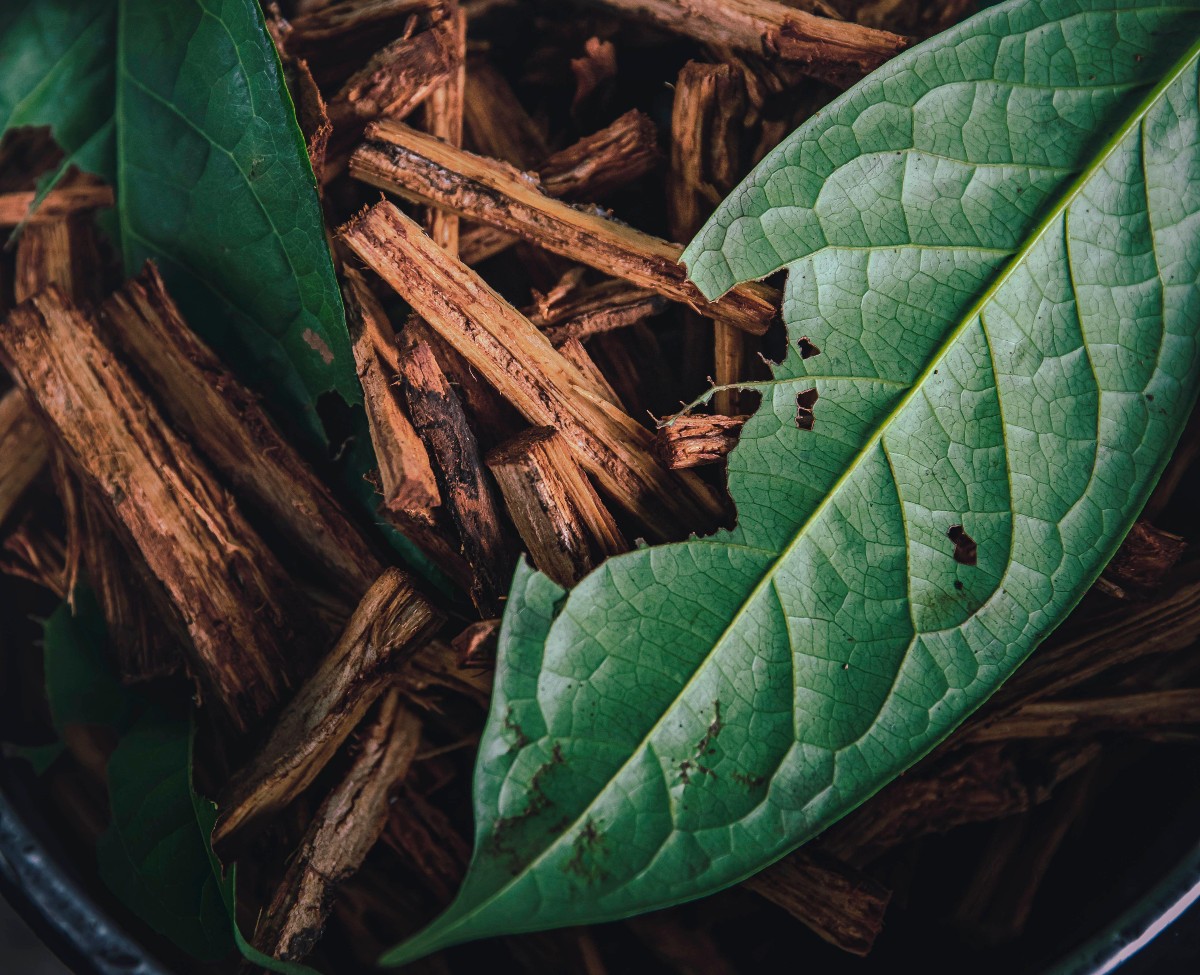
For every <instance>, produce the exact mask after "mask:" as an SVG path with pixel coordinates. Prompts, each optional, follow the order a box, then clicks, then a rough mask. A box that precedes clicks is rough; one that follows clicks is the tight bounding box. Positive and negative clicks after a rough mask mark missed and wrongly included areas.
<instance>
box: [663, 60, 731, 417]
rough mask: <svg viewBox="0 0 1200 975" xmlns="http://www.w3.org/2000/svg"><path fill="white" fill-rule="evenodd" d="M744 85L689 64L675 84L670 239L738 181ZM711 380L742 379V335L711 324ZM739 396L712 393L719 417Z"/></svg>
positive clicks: (680, 236)
mask: <svg viewBox="0 0 1200 975" xmlns="http://www.w3.org/2000/svg"><path fill="white" fill-rule="evenodd" d="M745 117H746V86H745V82H744V81H743V79H742V74H741V72H740V71H739V70H738V69H737V68H736V67H734V66H733V65H729V64H700V63H698V62H696V61H689V62H688V63H687V64H686V65H684V66H683V70H682V71H680V72H679V78H678V79H677V81H676V83H675V101H674V105H673V108H672V114H671V137H672V141H671V179H670V181H669V183H668V196H667V212H668V220H669V226H670V229H671V234H672V235H673V236H674V237H675V239H676V240H690V239H691V238H692V237H694V236H695V235H696V233H698V232H699V230H700V228H701V227H702V226H703V225H704V221H705V220H707V219H708V217H709V215H710V214H711V213H712V211H713V209H714V207H716V205H717V204H718V203H720V201H721V199H722V198H723V197H724V196H725V195H726V194H727V193H728V192H729V191H730V190H731V189H733V187H734V185H735V184H736V183H737V181H738V178H739V177H740V176H741V167H740V166H739V165H738V163H739V160H740V159H741V140H742V127H743V125H744V121H745ZM713 329H714V332H713V369H714V371H713V376H714V377H715V381H716V384H717V385H718V386H728V385H730V384H732V383H735V382H737V381H738V380H739V379H742V378H744V377H743V370H744V369H745V364H746V342H745V338H744V336H743V335H742V334H741V333H740V332H739V331H737V330H736V329H733V328H730V326H729V325H728V324H726V323H725V322H714V323H713ZM738 405H739V404H738V391H737V390H736V389H721V390H719V391H717V392H716V393H714V394H713V407H714V409H715V410H716V411H717V412H718V413H725V414H733V413H737V412H738Z"/></svg>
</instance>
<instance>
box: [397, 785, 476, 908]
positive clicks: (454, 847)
mask: <svg viewBox="0 0 1200 975" xmlns="http://www.w3.org/2000/svg"><path fill="white" fill-rule="evenodd" d="M383 839H384V842H386V843H387V844H388V846H390V847H391V848H392V849H393V850H395V852H396V853H397V854H398V855H399V856H400V859H401V860H403V861H404V863H405V865H406V866H408V867H409V869H411V870H412V871H413V872H415V873H417V874H418V875H419V876H420V877H421V878H422V879H423V880H424V881H425V884H426V886H427V887H428V888H429V890H430V892H431V893H432V894H433V896H434V898H435V899H436V900H437V901H438V903H440V904H446V903H448V902H449V901H450V898H451V897H453V896H454V892H455V891H456V890H457V889H458V888H459V886H460V885H461V884H462V878H463V875H464V874H465V873H466V872H467V860H468V859H469V858H470V855H471V848H470V847H469V846H468V845H467V842H466V840H464V839H463V837H462V834H460V833H459V832H458V830H457V829H455V827H454V824H453V823H451V822H450V820H449V819H448V818H447V816H446V814H445V813H444V812H442V811H441V810H440V809H438V808H437V807H436V806H434V805H433V804H432V803H430V802H429V800H428V799H426V798H425V797H424V796H423V795H422V794H421V793H419V792H417V791H416V790H415V789H411V788H408V787H407V786H405V787H404V788H402V790H401V793H400V796H399V798H398V800H397V801H396V803H395V804H394V805H393V806H392V815H391V818H390V819H389V820H388V824H387V827H386V831H385V832H384V834H383Z"/></svg>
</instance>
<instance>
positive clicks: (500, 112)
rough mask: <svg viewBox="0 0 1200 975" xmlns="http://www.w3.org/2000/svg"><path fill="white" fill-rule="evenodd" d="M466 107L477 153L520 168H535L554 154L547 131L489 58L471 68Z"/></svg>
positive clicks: (479, 61)
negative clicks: (522, 103)
mask: <svg viewBox="0 0 1200 975" xmlns="http://www.w3.org/2000/svg"><path fill="white" fill-rule="evenodd" d="M464 109H465V120H466V130H467V135H468V136H469V137H470V141H471V145H472V146H473V147H474V148H475V150H476V152H480V153H482V154H483V155H485V156H491V157H493V158H494V159H500V160H502V161H504V162H506V163H509V164H510V165H512V166H516V167H517V168H518V169H533V168H534V167H536V166H538V165H539V164H540V163H542V162H544V161H545V160H546V157H547V156H549V155H550V146H549V144H548V143H547V141H546V135H545V133H544V132H543V131H542V130H541V128H540V127H539V126H538V124H537V123H536V122H534V120H533V119H531V118H530V117H529V114H528V113H527V112H526V111H525V109H524V108H522V106H521V100H520V99H519V98H517V93H516V92H515V91H513V90H512V87H511V86H510V85H509V83H508V79H507V78H505V77H504V75H502V74H501V73H500V72H499V71H497V70H496V69H495V67H493V66H492V65H491V64H490V63H488V62H487V61H483V60H473V61H472V62H471V64H470V67H469V68H468V69H467V95H466V101H465V103H464Z"/></svg>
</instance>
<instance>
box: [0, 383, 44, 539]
mask: <svg viewBox="0 0 1200 975" xmlns="http://www.w3.org/2000/svg"><path fill="white" fill-rule="evenodd" d="M49 458H50V447H49V445H48V443H47V442H46V436H45V434H44V433H43V432H42V426H41V423H40V422H39V421H38V418H37V416H36V414H35V413H34V412H33V410H32V409H30V406H29V402H28V401H27V400H26V399H25V394H24V393H22V392H21V391H20V390H19V389H10V390H9V391H8V392H7V393H5V394H4V396H3V397H2V398H0V526H3V525H4V524H5V522H7V521H8V519H9V517H10V516H11V515H12V513H13V512H14V511H15V510H16V508H17V506H18V504H20V502H21V499H22V498H23V497H24V496H25V492H26V491H28V490H29V488H30V486H31V485H32V484H33V482H34V481H36V480H37V477H38V475H39V474H40V473H41V472H42V471H43V470H44V469H45V467H46V461H47V460H49Z"/></svg>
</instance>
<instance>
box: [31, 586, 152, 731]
mask: <svg viewBox="0 0 1200 975" xmlns="http://www.w3.org/2000/svg"><path fill="white" fill-rule="evenodd" d="M75 606H76V612H75V613H72V611H71V607H70V606H68V605H67V604H66V603H63V604H62V605H61V606H60V607H59V608H58V609H56V610H55V611H54V613H52V614H51V616H50V618H49V619H47V620H46V623H45V627H44V629H43V637H42V643H43V656H44V664H43V666H44V668H45V673H46V697H47V698H48V700H49V702H50V716H51V719H52V720H53V722H54V730H55V731H57V732H58V734H59V735H60V736H61V735H62V733H63V729H65V728H66V727H67V725H72V724H92V725H102V726H104V727H110V728H115V729H117V730H121V729H123V728H125V727H127V726H128V725H129V722H130V721H131V720H132V719H133V716H134V713H135V711H136V701H134V700H133V699H132V698H131V696H130V693H129V690H128V689H127V688H125V687H124V686H122V684H121V682H120V680H119V679H118V678H117V676H116V674H115V673H114V672H113V668H112V664H111V663H110V662H109V659H108V657H107V656H106V653H105V648H106V646H107V643H108V634H107V632H106V629H105V625H104V617H103V616H102V615H101V614H100V607H99V606H98V605H97V603H96V598H95V596H94V595H93V594H92V592H91V590H89V589H79V590H78V591H77V592H76V594H75Z"/></svg>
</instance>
